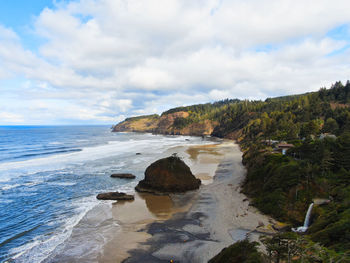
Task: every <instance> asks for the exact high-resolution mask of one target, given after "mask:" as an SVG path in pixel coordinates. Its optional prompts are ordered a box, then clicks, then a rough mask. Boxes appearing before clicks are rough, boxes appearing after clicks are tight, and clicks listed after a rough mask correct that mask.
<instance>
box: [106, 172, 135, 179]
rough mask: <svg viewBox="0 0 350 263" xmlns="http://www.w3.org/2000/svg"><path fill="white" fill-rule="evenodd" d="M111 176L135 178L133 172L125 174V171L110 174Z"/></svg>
mask: <svg viewBox="0 0 350 263" xmlns="http://www.w3.org/2000/svg"><path fill="white" fill-rule="evenodd" d="M111 177H113V178H124V179H135V178H136V176H135V175H133V174H125V173H122V174H112V175H111Z"/></svg>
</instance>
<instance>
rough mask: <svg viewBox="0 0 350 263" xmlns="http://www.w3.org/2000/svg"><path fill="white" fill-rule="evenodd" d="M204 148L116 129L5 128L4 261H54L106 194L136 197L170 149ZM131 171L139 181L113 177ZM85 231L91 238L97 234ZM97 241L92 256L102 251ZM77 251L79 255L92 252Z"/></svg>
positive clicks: (0, 192)
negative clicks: (99, 197)
mask: <svg viewBox="0 0 350 263" xmlns="http://www.w3.org/2000/svg"><path fill="white" fill-rule="evenodd" d="M202 143H203V138H201V137H189V136H163V135H152V134H149V133H115V132H112V131H111V127H110V126H0V262H26V263H30V262H36V263H38V262H54V261H55V260H54V259H55V258H57V256H58V255H59V254H60V253H62V249H64V244H65V243H66V242H72V241H69V240H70V239H71V236H72V232H73V231H74V229H75V228H77V226H79V222H80V227H81V225H83V224H82V223H81V222H82V221H83V219H84V217H86V215H87V214H88V213H89V211H92V210H93V209H97V207H98V206H99V204H101V201H99V200H97V199H96V195H97V194H98V193H101V192H107V191H123V192H133V191H134V187H135V185H136V184H137V182H138V181H139V180H141V179H143V177H144V170H145V168H146V167H147V166H148V165H149V164H151V163H152V162H154V161H155V160H157V159H158V158H160V157H161V156H164V153H165V152H167V151H169V149H172V148H174V147H175V148H174V149H176V147H177V146H184V145H190V144H202ZM124 172H127V173H133V174H135V175H136V180H132V181H128V180H125V179H117V178H111V177H110V175H111V174H112V173H124ZM113 224H115V222H113ZM79 231H80V232H81V233H82V235H83V236H82V237H81V240H87V239H86V238H85V237H84V235H85V234H84V233H86V235H88V233H89V231H90V230H89V229H85V230H84V231H85V232H84V231H82V230H79ZM91 231H92V230H91ZM76 232H77V231H76ZM96 236H98V233H97V234H96ZM76 243H84V242H80V241H79V242H76ZM87 243H88V242H87ZM90 243H91V244H89V247H88V250H89V251H93V250H94V249H95V250H98V249H99V247H98V244H97V243H98V242H95V243H96V244H95V243H94V242H90ZM66 253H70V252H67V251H66ZM71 253H73V255H72V257H73V258H74V255H75V254H76V255H77V257H78V256H79V255H78V254H79V253H84V249H82V248H78V249H75V250H74V249H72V252H71ZM74 253H75V254H74Z"/></svg>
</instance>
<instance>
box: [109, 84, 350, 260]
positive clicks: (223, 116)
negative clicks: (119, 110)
mask: <svg viewBox="0 0 350 263" xmlns="http://www.w3.org/2000/svg"><path fill="white" fill-rule="evenodd" d="M135 122H136V123H137V125H139V126H140V127H145V126H147V125H148V127H151V128H150V129H148V130H146V129H137V128H135V127H136V126H137V125H136V126H135V125H134V126H133V125H132V123H134V124H135ZM143 123H147V125H144V124H143ZM128 127H132V128H128ZM120 130H123V131H148V132H154V133H161V134H188V135H204V134H210V135H213V136H217V137H223V138H230V139H236V140H237V141H238V142H239V143H240V145H241V149H242V151H243V163H244V164H245V166H246V168H247V177H246V180H245V182H244V185H243V191H244V192H245V193H246V194H247V195H248V196H249V197H251V198H252V202H253V203H254V205H255V206H256V207H257V208H259V209H260V210H261V211H262V212H264V213H266V214H269V215H272V216H273V217H274V218H276V219H278V220H280V221H283V222H285V223H287V224H289V225H290V226H294V227H296V226H301V225H302V224H303V221H304V217H305V213H306V210H307V209H308V206H309V204H310V203H311V202H313V201H315V207H314V209H313V212H312V218H311V222H312V224H311V226H310V228H309V229H308V232H307V235H306V236H307V238H310V239H311V240H310V241H309V242H318V243H320V244H321V245H322V246H325V247H327V249H330V250H329V251H335V252H334V253H337V255H343V256H344V253H349V252H350V82H349V81H348V82H347V83H346V85H343V84H342V83H341V82H336V83H335V84H334V85H333V86H332V87H331V88H330V89H325V88H321V89H320V90H319V91H318V92H311V93H306V94H301V95H294V96H286V97H278V98H269V99H266V100H265V101H240V100H225V101H221V102H217V103H213V104H210V103H208V104H201V105H194V106H188V107H179V108H175V109H171V110H169V111H167V112H164V113H163V114H162V115H161V116H159V117H157V118H156V117H154V118H151V119H150V117H149V116H146V117H138V118H137V119H131V120H130V119H127V120H125V121H124V122H121V123H119V124H118V125H116V126H115V127H114V131H120ZM283 147H286V148H283ZM293 238H295V237H293ZM287 239H288V238H287ZM308 240H309V239H308ZM288 242H289V241H288ZM307 244H310V243H307ZM305 246H306V245H305ZM327 251H328V250H327ZM327 253H328V252H327ZM349 254H350V253H349ZM345 256H346V255H345ZM310 262H313V261H310ZM320 262H328V261H320ZM343 262H347V261H343Z"/></svg>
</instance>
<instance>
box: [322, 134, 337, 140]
mask: <svg viewBox="0 0 350 263" xmlns="http://www.w3.org/2000/svg"><path fill="white" fill-rule="evenodd" d="M324 138H332V139H337V136H335V135H334V134H330V133H321V135H320V137H319V139H320V140H323V139H324Z"/></svg>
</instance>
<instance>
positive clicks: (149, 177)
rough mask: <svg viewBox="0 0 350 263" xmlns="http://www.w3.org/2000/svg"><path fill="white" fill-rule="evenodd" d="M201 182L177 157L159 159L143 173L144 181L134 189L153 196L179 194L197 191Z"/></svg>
mask: <svg viewBox="0 0 350 263" xmlns="http://www.w3.org/2000/svg"><path fill="white" fill-rule="evenodd" d="M200 185H201V180H199V179H197V178H196V177H194V175H193V174H192V172H191V170H190V168H189V167H188V166H187V165H186V164H185V162H184V161H182V160H181V159H180V158H179V157H177V156H170V157H168V158H164V159H160V160H158V161H156V162H154V163H152V164H151V165H150V166H148V167H147V169H146V171H145V179H143V180H141V181H140V182H139V184H138V185H137V186H136V187H135V189H136V190H137V191H139V192H149V193H155V194H167V193H179V192H180V193H181V192H186V191H189V190H195V189H198V188H199V186H200Z"/></svg>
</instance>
